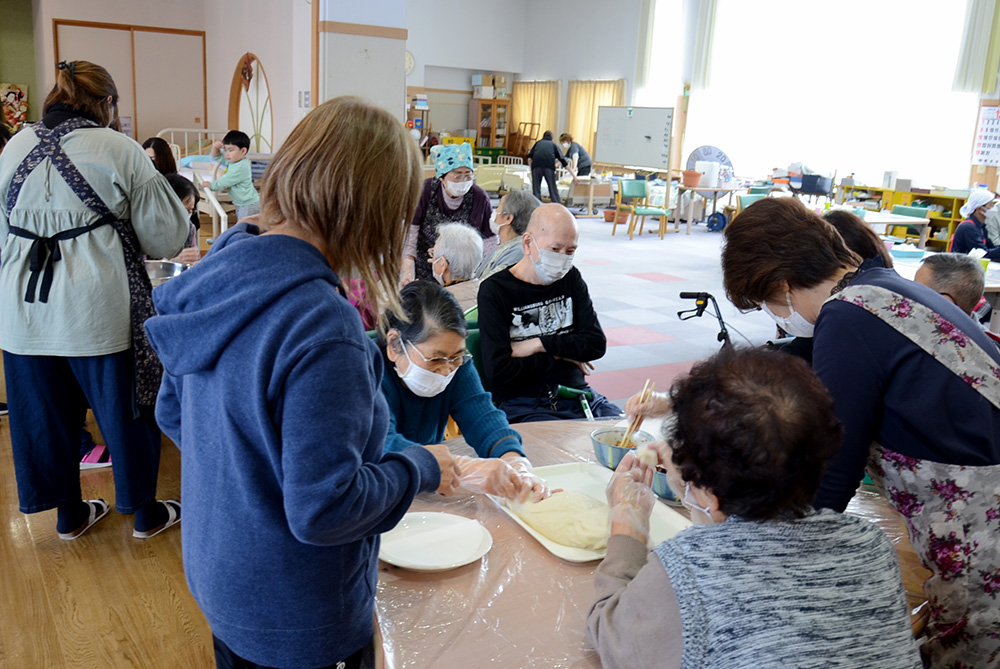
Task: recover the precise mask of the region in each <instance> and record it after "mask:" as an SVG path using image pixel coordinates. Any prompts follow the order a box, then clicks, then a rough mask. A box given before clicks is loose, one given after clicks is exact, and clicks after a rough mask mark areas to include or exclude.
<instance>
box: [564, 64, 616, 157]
mask: <svg viewBox="0 0 1000 669" xmlns="http://www.w3.org/2000/svg"><path fill="white" fill-rule="evenodd" d="M624 104H625V80H624V79H614V80H611V81H592V80H581V79H572V80H570V82H569V91H568V92H567V94H566V132H568V133H569V134H571V135H573V140H574V141H576V142H579V143H580V145H581V146H582V147H583V148H585V149H586V150H587V151H588V152H590V153H591V154H592V153H593V152H594V136H595V135H596V134H597V110H598V108H599V107H620V106H622V105H624ZM553 132H554V131H553ZM554 134H555V135H556V137H558V136H559V133H555V132H554ZM596 159H597V160H600V157H599V156H596Z"/></svg>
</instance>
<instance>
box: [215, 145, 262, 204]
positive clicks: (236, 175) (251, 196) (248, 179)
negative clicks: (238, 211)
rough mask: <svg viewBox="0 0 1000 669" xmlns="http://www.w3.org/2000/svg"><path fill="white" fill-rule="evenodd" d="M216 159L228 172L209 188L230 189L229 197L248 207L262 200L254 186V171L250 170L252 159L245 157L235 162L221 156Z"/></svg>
mask: <svg viewBox="0 0 1000 669" xmlns="http://www.w3.org/2000/svg"><path fill="white" fill-rule="evenodd" d="M216 160H217V161H218V162H219V163H220V164H221V165H222V166H223V167H225V168H226V173H225V174H223V175H222V176H220V177H219V178H218V179H216V180H215V181H213V182H212V183H211V184H210V185H209V188H211V189H212V190H226V189H227V188H228V189H229V197H230V199H232V201H233V204H235V205H237V206H240V207H246V206H249V205H251V204H257V203H258V202H260V195H258V194H257V189H256V188H254V187H253V173H252V172H251V170H250V160H249V159H247V158H244V159H243V160H240V161H237V162H235V163H227V162H226V159H225V158H222V157H221V156H220V157H218V158H216Z"/></svg>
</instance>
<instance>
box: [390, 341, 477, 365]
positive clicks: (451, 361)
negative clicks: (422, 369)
mask: <svg viewBox="0 0 1000 669" xmlns="http://www.w3.org/2000/svg"><path fill="white" fill-rule="evenodd" d="M407 344H409V345H410V348H412V349H413V350H414V351H416V352H417V355H419V356H420V359H421V360H423V361H424V362H425V363H427V364H428V365H430V369H431V371H433V372H437V371H438V370H440V369H445V368H447V370H448V371H449V372H452V371H453V370H456V369H458V368H459V367H461V366H462V365H464V364H465V363H467V362H468V361H470V360H472V354H471V353H469V352H468V351H466V352H465V353H459V354H458V355H456V356H453V357H451V358H428V357H427V356H425V355H424V354H423V353H421V352H420V349H419V348H417V347H416V346H414V345H413V343H412V342H408V341H406V340H403V346H404V347H405V346H406V345H407Z"/></svg>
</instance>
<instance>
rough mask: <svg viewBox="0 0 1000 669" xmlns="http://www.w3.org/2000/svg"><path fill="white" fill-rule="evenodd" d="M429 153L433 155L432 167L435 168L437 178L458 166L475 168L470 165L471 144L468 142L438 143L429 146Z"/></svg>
mask: <svg viewBox="0 0 1000 669" xmlns="http://www.w3.org/2000/svg"><path fill="white" fill-rule="evenodd" d="M431 155H432V156H434V167H435V168H436V170H437V178H438V179H440V178H441V177H443V176H444V175H445V174H448V172H451V171H452V170H457V169H458V168H459V167H468V168H469V169H470V170H473V169H475V168H474V167H473V166H472V145H471V144H469V143H468V142H462V143H461V144H438V145H437V146H433V147H431Z"/></svg>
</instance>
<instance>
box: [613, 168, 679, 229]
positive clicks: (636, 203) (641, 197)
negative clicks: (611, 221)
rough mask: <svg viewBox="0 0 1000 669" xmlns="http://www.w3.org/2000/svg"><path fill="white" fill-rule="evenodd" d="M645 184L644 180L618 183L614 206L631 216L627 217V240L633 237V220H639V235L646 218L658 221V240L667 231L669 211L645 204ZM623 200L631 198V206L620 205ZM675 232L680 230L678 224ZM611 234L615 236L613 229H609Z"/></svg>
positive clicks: (616, 222) (629, 180)
mask: <svg viewBox="0 0 1000 669" xmlns="http://www.w3.org/2000/svg"><path fill="white" fill-rule="evenodd" d="M647 185H648V184H647V182H646V180H645V179H623V180H622V181H619V182H618V192H617V195H616V196H615V204H616V205H617V206H618V207H619V208H620V209H622V210H623V211H624V210H626V208H627V209H629V210H631V212H632V215H631V216H630V217H629V223H628V238H629V239H633V238H634V235H635V219H636V218H639V219H640V220H639V234H640V235H641V234H642V228H643V227H644V226H645V224H646V217H647V216H656V217H658V218H659V219H660V239H662V238H663V235H664V233H665V232H666V229H667V217H668V216H670V210H669V209H661V208H660V207H650V206H648V205H647V204H646V199H647V196H648V190H647ZM624 198H631V199H632V200H633V204H632V205H631V206H628V205H622V204H621V201H622V200H623V199H624ZM617 216H618V210H617V209H616V211H615V225H618V218H617ZM675 229H676V230H680V223H679V222H678V223H677V224H676V225H675ZM611 234H612V235H613V234H615V231H614V228H612V229H611Z"/></svg>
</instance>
